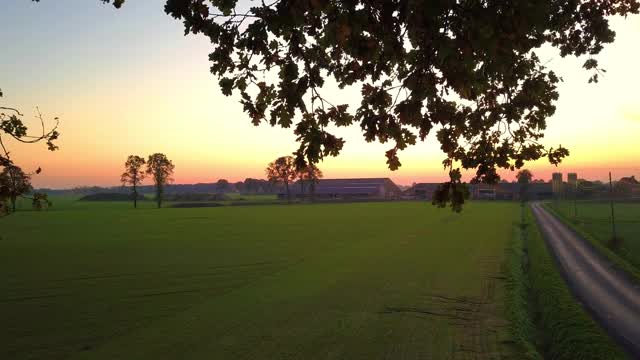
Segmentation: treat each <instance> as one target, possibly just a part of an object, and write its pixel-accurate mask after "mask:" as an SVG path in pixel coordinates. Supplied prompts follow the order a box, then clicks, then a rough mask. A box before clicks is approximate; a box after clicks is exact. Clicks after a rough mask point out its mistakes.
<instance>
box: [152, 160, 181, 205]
mask: <svg viewBox="0 0 640 360" xmlns="http://www.w3.org/2000/svg"><path fill="white" fill-rule="evenodd" d="M174 168H175V166H174V165H173V163H172V162H171V160H169V159H168V158H167V155H165V154H161V153H155V154H153V155H149V159H148V160H147V174H149V175H151V177H152V178H153V184H154V185H155V187H156V202H157V204H158V208H161V207H162V195H163V194H164V187H165V185H166V184H168V183H170V182H172V181H173V179H172V178H171V175H172V174H173V169H174Z"/></svg>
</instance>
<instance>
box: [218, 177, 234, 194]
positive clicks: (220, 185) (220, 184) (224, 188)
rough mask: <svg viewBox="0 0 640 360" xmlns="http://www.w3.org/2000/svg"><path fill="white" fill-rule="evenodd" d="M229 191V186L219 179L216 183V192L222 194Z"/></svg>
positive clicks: (225, 181) (226, 182)
mask: <svg viewBox="0 0 640 360" xmlns="http://www.w3.org/2000/svg"><path fill="white" fill-rule="evenodd" d="M230 190H231V184H230V183H229V181H228V180H226V179H219V180H218V182H216V192H217V193H220V194H224V193H226V192H228V191H230Z"/></svg>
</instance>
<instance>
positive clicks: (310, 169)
mask: <svg viewBox="0 0 640 360" xmlns="http://www.w3.org/2000/svg"><path fill="white" fill-rule="evenodd" d="M323 176H324V175H323V174H322V170H320V169H319V168H318V167H317V166H316V165H315V164H311V163H309V164H307V166H305V167H303V168H301V169H298V179H300V189H301V190H302V191H301V192H302V193H304V188H305V186H306V184H307V183H308V184H309V194H310V195H311V196H310V198H311V201H313V200H314V198H315V193H316V191H315V190H316V184H317V183H318V180H319V179H322V177H323Z"/></svg>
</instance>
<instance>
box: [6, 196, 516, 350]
mask: <svg viewBox="0 0 640 360" xmlns="http://www.w3.org/2000/svg"><path fill="white" fill-rule="evenodd" d="M57 200H58V201H57V204H56V205H55V206H54V208H52V209H51V210H50V211H47V212H35V211H23V212H18V213H16V214H13V215H10V216H8V217H5V218H1V219H0V227H2V239H1V240H0V277H2V279H1V281H0V303H1V305H0V323H1V324H2V326H1V327H0V339H2V343H3V345H2V346H0V358H1V359H62V358H65V359H66V358H72V359H73V358H79V359H87V358H88V359H205V358H206V359H384V358H388V359H500V358H502V359H504V358H509V357H510V356H511V355H513V349H510V348H509V346H510V344H511V343H512V342H511V341H510V339H511V338H510V336H511V335H510V334H509V330H508V329H509V327H508V326H507V325H508V323H507V321H506V320H505V311H504V305H503V304H504V296H505V290H504V276H503V272H502V271H503V270H502V269H503V264H504V262H505V256H506V255H505V253H506V251H505V249H506V247H507V244H508V243H509V239H510V238H511V237H512V235H513V229H514V226H513V224H514V222H515V221H517V217H518V211H517V205H516V204H511V203H472V204H469V205H467V206H466V207H465V210H464V211H463V213H462V214H460V215H458V214H453V213H452V212H451V211H449V210H448V209H436V208H434V207H433V206H431V205H430V204H428V203H418V202H399V203H361V204H326V205H292V206H284V205H281V206H256V207H252V206H245V207H218V208H204V209H195V208H193V209H160V210H156V209H152V208H149V207H148V206H146V205H145V208H143V209H138V210H134V209H131V208H130V205H129V204H125V203H100V204H95V203H76V202H74V201H73V199H57ZM513 358H517V356H514V357H513Z"/></svg>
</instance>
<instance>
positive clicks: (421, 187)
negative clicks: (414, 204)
mask: <svg viewBox="0 0 640 360" xmlns="http://www.w3.org/2000/svg"><path fill="white" fill-rule="evenodd" d="M438 186H440V183H419V184H414V185H413V186H412V187H410V188H409V189H407V190H406V191H405V192H404V195H405V196H407V197H409V198H413V199H426V200H431V199H432V198H433V193H434V192H435V191H436V190H437V189H438Z"/></svg>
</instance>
